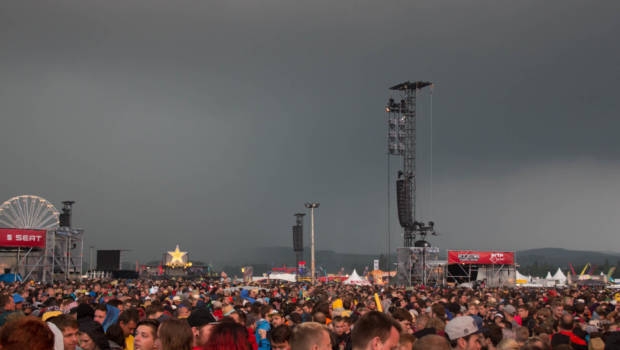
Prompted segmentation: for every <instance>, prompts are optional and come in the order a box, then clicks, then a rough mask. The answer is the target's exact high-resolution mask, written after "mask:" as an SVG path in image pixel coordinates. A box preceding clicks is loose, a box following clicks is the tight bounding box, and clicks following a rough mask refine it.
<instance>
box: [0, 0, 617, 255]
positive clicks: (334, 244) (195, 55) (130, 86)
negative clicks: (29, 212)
mask: <svg viewBox="0 0 620 350" xmlns="http://www.w3.org/2000/svg"><path fill="white" fill-rule="evenodd" d="M619 7H620V5H619V4H618V3H617V2H600V3H596V4H593V3H583V2H579V1H561V2H546V3H544V4H541V3H540V2H535V1H523V2H494V3H488V2H482V1H474V2H458V1H455V2H450V1H423V2H408V1H394V2H372V1H367V2H360V1H343V2H329V1H312V2H304V3H294V2H286V1H279V2H278V1H260V2H253V1H222V2H207V1H204V2H199V1H175V2H169V1H148V2H146V1H144V2H137V1H129V2H91V1H88V2H84V1H80V2H77V1H73V2H69V1H64V2H55V3H53V4H52V3H49V4H42V3H37V2H25V1H15V2H3V3H2V4H0V45H2V49H1V51H0V52H1V53H0V74H1V76H2V84H0V105H1V106H2V107H1V108H0V113H1V115H2V120H3V125H2V128H1V129H0V144H1V145H2V148H3V156H2V158H3V165H4V166H3V172H2V180H3V181H2V183H1V185H0V194H3V196H4V197H6V198H8V197H10V196H12V195H17V194H22V193H35V194H40V195H42V196H44V197H46V198H48V199H49V200H52V201H53V202H55V203H59V202H60V201H61V200H64V199H74V200H76V201H77V204H76V209H75V221H76V222H77V223H79V224H80V225H81V226H82V227H84V228H85V229H86V230H87V232H88V238H87V242H86V243H87V245H95V246H96V247H98V248H116V247H119V246H121V247H122V248H126V249H131V250H133V253H132V254H131V255H130V256H131V257H135V258H139V259H150V258H158V257H159V254H160V253H161V252H162V251H163V250H165V249H167V248H173V247H174V245H175V244H176V243H179V244H181V247H182V248H183V247H188V249H189V248H191V249H190V250H191V252H192V257H193V258H201V259H205V260H208V259H211V258H217V257H220V256H222V255H227V254H228V253H227V252H228V251H229V249H230V247H232V246H234V245H237V244H244V245H247V246H267V245H289V244H290V232H289V231H290V225H292V224H293V222H294V218H293V216H292V214H293V213H294V212H297V211H299V210H302V209H303V202H304V201H307V200H318V201H321V203H322V205H321V208H320V209H319V212H318V214H317V230H318V232H319V234H320V245H321V247H322V248H328V247H329V248H333V249H334V250H337V251H351V252H377V251H383V250H384V249H385V247H384V242H385V238H384V233H385V230H386V158H385V135H384V133H385V125H384V115H383V112H382V105H383V104H384V103H385V100H386V99H387V96H388V91H387V87H389V86H390V85H391V84H394V83H397V82H400V81H402V80H407V79H425V80H426V79H428V80H432V81H435V82H436V88H435V90H434V96H433V98H434V103H433V109H434V110H433V123H434V125H433V127H434V151H435V152H434V169H435V171H434V179H435V181H434V182H435V183H434V191H433V192H434V200H433V212H432V216H433V217H434V218H436V221H437V222H438V224H439V225H440V227H441V229H442V230H443V231H444V232H445V233H444V235H443V236H442V237H441V238H439V239H438V243H440V244H441V245H442V246H445V247H452V248H456V247H460V246H471V247H475V246H476V245H480V246H484V247H487V248H505V249H511V248H515V249H516V248H524V247H537V246H541V245H556V246H562V247H568V248H579V247H581V246H583V247H584V248H586V247H587V248H592V249H603V248H605V247H608V244H609V243H610V242H612V241H613V237H615V232H614V230H613V227H614V224H615V223H614V221H613V220H614V219H613V213H610V212H609V210H611V209H610V208H614V207H617V206H618V202H617V199H615V198H618V197H617V196H616V197H613V196H609V195H608V194H609V193H613V191H610V190H605V189H615V188H617V187H618V186H617V185H616V183H615V181H614V179H615V178H614V176H613V175H615V174H617V166H616V165H617V164H616V162H617V159H618V150H619V149H620V147H618V142H617V137H616V130H618V128H619V127H620V122H619V121H618V119H617V118H616V117H617V115H618V111H619V110H620V106H619V105H618V99H617V98H616V96H617V95H618V92H619V90H620V89H619V88H618V83H619V82H620V79H619V77H620V66H619V65H618V64H617V62H618V61H619V59H620V57H619V56H620V49H619V48H618V45H617V34H618V33H619V32H620V25H619V24H618V21H617V20H616V19H615V16H616V14H617V13H618V10H619ZM429 110H430V105H429V99H428V95H424V97H423V98H422V99H421V100H420V115H421V120H420V124H419V129H420V130H421V135H420V140H419V141H420V181H419V184H420V191H421V192H420V210H419V213H420V214H421V215H424V216H430V215H431V213H430V209H429V208H428V204H429V203H428V198H429V197H430V194H429V193H428V191H429V190H428V187H429V184H430V181H429V171H428V164H429V161H430V160H429V158H428V144H429V140H428V130H429V128H430V125H429V121H428V116H429V114H430V113H429V112H430V111H429ZM395 162H396V159H393V160H392V165H393V168H394V169H393V171H392V174H394V171H395V170H396V165H395V164H394V163H395ZM567 174H578V175H575V176H570V175H567ZM392 187H393V184H392ZM575 188H577V189H580V191H583V192H578V191H575V190H574V189H575ZM571 189H573V190H572V191H571ZM539 196H543V197H544V198H549V201H545V200H540V201H538V200H532V198H537V197H539ZM597 199H601V200H600V203H603V204H604V206H603V207H602V208H605V209H600V208H598V207H597V206H596V205H595V204H596V203H599V201H598V200H597ZM556 200H557V201H556ZM558 202H559V203H563V204H562V205H563V207H558V206H559V204H558ZM567 203H569V204H570V203H572V204H571V205H568V204H567ZM567 205H568V206H567ZM612 211H613V210H612ZM392 214H394V212H392ZM522 217H525V218H523V220H525V221H526V227H525V228H524V227H523V226H521V224H522V221H521V219H522ZM481 221H484V222H487V224H484V225H477V223H479V222H481ZM589 222H599V223H600V224H596V225H595V227H596V228H597V229H596V230H594V232H595V233H596V235H597V237H600V238H599V239H597V240H582V239H581V238H579V237H582V236H581V232H582V231H583V230H585V229H587V228H591V227H592V226H590V225H589V224H587V225H586V224H584V223H589ZM527 223H530V224H527ZM530 225H535V227H531V226H530ZM580 225H584V226H580ZM396 226H397V223H396V222H395V221H394V222H393V224H392V232H393V239H392V242H396V241H400V238H398V230H397V229H396ZM524 231H526V232H527V235H523V232H524ZM567 232H568V233H567ZM568 234H569V236H568V237H569V239H566V238H567V235H568ZM537 235H540V236H542V237H544V238H541V239H538V240H537V239H535V237H538V236H537ZM393 244H395V243H393Z"/></svg>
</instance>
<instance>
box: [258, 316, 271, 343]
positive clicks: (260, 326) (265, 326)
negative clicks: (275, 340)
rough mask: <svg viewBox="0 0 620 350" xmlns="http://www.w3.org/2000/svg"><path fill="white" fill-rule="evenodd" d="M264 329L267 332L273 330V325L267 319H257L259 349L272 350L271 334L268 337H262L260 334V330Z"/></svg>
mask: <svg viewBox="0 0 620 350" xmlns="http://www.w3.org/2000/svg"><path fill="white" fill-rule="evenodd" d="M261 329H264V330H265V331H266V332H269V331H270V330H271V325H270V324H269V322H268V321H267V320H265V319H260V320H258V321H256V332H255V335H256V343H257V344H258V350H271V343H270V342H269V336H267V338H265V339H262V337H261V336H260V333H259V332H258V331H259V330H261Z"/></svg>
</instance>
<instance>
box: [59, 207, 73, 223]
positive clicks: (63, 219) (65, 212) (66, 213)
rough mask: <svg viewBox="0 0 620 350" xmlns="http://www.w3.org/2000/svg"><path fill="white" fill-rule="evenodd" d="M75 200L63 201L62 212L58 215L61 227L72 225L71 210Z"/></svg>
mask: <svg viewBox="0 0 620 350" xmlns="http://www.w3.org/2000/svg"><path fill="white" fill-rule="evenodd" d="M74 203H75V201H64V202H62V204H63V208H62V214H60V215H58V221H59V226H60V227H71V212H72V207H73V204H74Z"/></svg>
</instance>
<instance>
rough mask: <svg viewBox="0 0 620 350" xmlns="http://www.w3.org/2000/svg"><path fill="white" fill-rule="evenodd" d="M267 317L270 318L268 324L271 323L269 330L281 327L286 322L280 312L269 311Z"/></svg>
mask: <svg viewBox="0 0 620 350" xmlns="http://www.w3.org/2000/svg"><path fill="white" fill-rule="evenodd" d="M269 316H270V317H269V318H270V321H271V322H270V323H271V328H275V327H278V326H281V325H283V324H284V323H285V322H286V320H285V319H284V316H283V315H282V314H281V313H280V312H278V311H276V310H273V311H271V313H270V314H269Z"/></svg>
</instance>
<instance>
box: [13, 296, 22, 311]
mask: <svg viewBox="0 0 620 350" xmlns="http://www.w3.org/2000/svg"><path fill="white" fill-rule="evenodd" d="M24 301H25V300H24V297H22V296H21V295H19V294H17V293H15V294H13V302H15V311H21V310H22V308H23V306H24Z"/></svg>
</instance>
